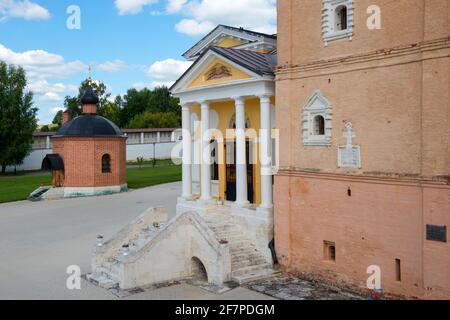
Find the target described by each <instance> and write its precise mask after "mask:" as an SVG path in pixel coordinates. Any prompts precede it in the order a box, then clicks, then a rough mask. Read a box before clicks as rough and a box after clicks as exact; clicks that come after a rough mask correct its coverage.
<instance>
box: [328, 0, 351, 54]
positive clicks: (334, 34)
mask: <svg viewBox="0 0 450 320" xmlns="http://www.w3.org/2000/svg"><path fill="white" fill-rule="evenodd" d="M322 1H323V9H322V37H323V41H324V43H325V45H328V42H330V41H334V40H339V39H345V38H348V39H349V40H352V38H353V14H354V10H353V0H322ZM342 5H344V6H346V7H347V29H345V30H339V31H336V30H335V28H336V9H337V8H339V7H340V6H342Z"/></svg>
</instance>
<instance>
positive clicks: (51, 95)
mask: <svg viewBox="0 0 450 320" xmlns="http://www.w3.org/2000/svg"><path fill="white" fill-rule="evenodd" d="M41 100H43V101H61V100H62V98H61V97H60V96H59V95H58V94H57V93H55V92H47V93H45V94H44V95H43V96H42V97H41Z"/></svg>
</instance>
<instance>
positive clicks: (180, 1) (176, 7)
mask: <svg viewBox="0 0 450 320" xmlns="http://www.w3.org/2000/svg"><path fill="white" fill-rule="evenodd" d="M187 2H188V0H168V1H167V7H166V11H167V13H177V12H180V10H181V9H182V8H183V6H184V5H185V4H186V3H187Z"/></svg>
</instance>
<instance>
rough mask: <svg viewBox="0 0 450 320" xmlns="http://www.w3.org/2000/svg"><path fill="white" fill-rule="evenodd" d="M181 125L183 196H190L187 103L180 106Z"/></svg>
mask: <svg viewBox="0 0 450 320" xmlns="http://www.w3.org/2000/svg"><path fill="white" fill-rule="evenodd" d="M182 123H183V124H182V125H183V194H182V197H183V198H189V197H191V196H192V171H191V162H192V138H191V112H190V107H189V105H183V107H182Z"/></svg>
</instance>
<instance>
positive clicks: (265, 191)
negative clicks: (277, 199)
mask: <svg viewBox="0 0 450 320" xmlns="http://www.w3.org/2000/svg"><path fill="white" fill-rule="evenodd" d="M260 111H261V115H260V117H261V124H260V128H261V130H260V137H259V139H260V140H259V141H260V142H259V150H260V161H261V207H263V208H272V207H273V194H272V193H273V191H272V189H273V188H272V136H271V130H272V126H271V124H270V97H269V96H261V97H260Z"/></svg>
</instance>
